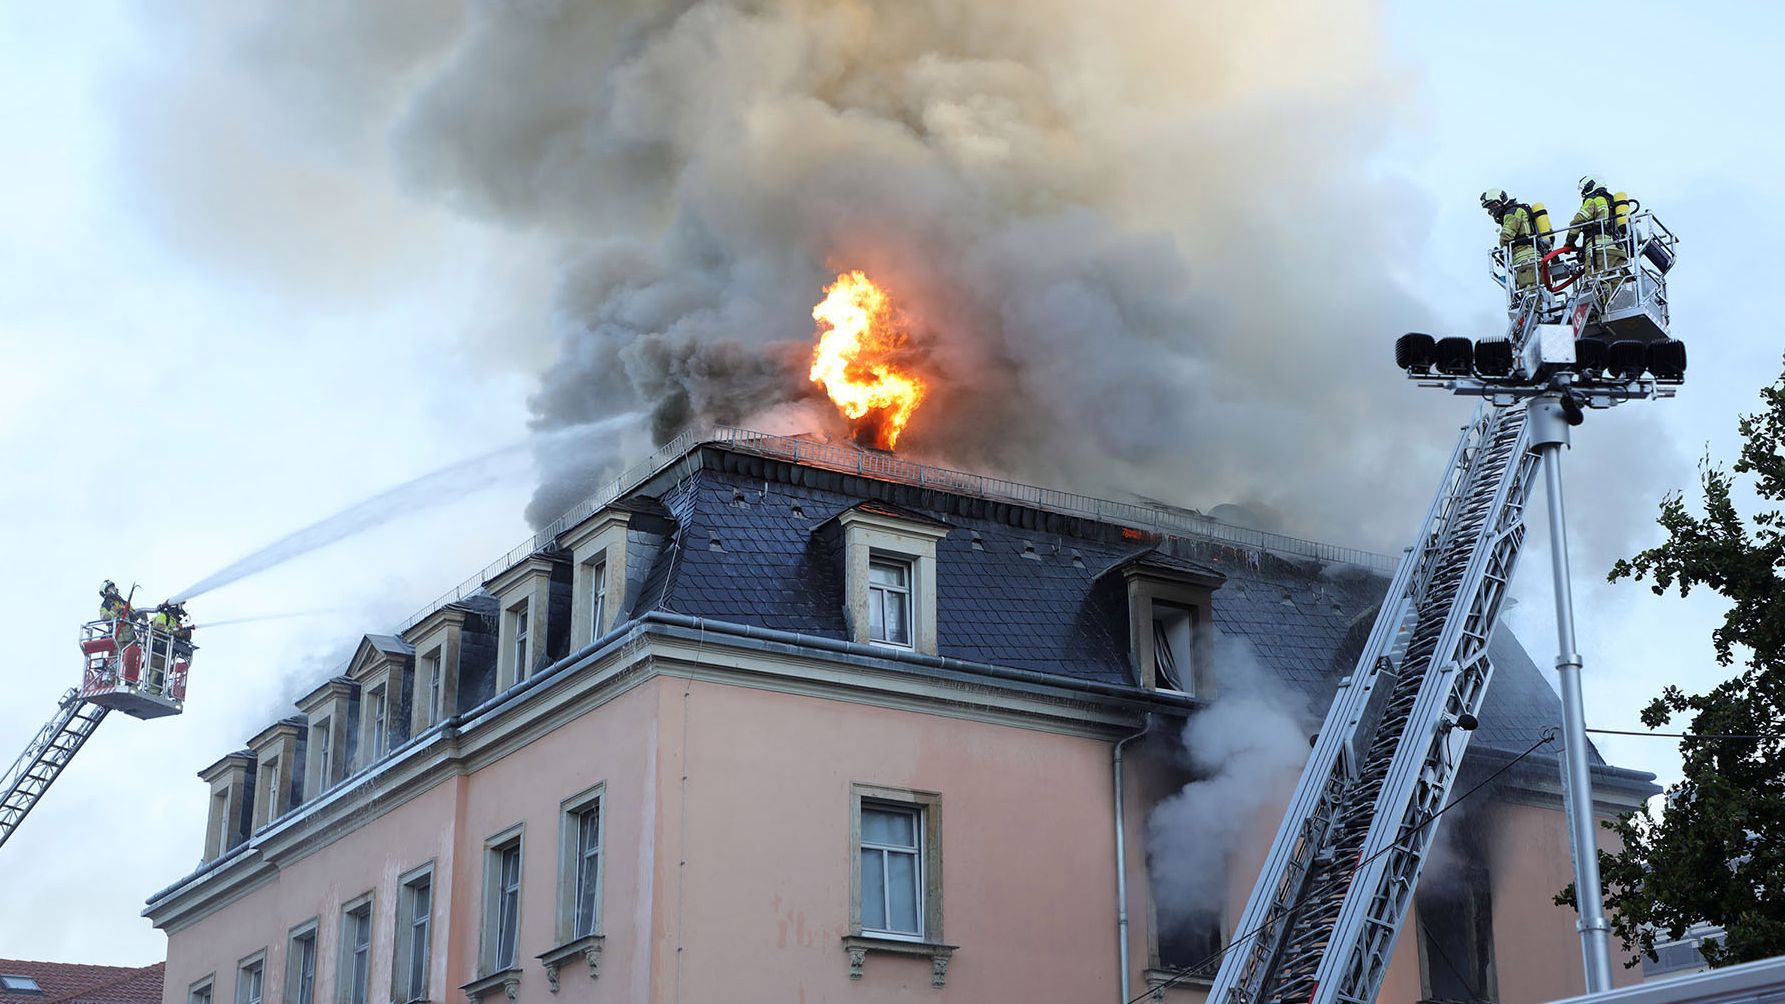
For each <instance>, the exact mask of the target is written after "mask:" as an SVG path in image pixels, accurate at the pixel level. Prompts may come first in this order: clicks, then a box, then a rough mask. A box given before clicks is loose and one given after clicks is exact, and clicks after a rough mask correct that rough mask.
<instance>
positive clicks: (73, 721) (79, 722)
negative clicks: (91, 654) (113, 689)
mask: <svg viewBox="0 0 1785 1004" xmlns="http://www.w3.org/2000/svg"><path fill="white" fill-rule="evenodd" d="M110 710H111V709H110V708H105V707H101V706H100V705H97V704H93V703H90V702H88V701H87V700H85V699H83V698H82V697H81V696H80V691H78V690H75V689H72V688H71V689H70V690H69V691H68V693H66V694H63V695H62V700H61V702H59V703H58V704H57V710H56V714H55V715H54V716H53V717H52V718H50V720H49V721H48V722H47V723H45V724H44V726H43V728H41V729H39V730H38V732H37V738H35V739H33V740H31V743H30V745H28V746H26V747H25V752H24V753H23V754H22V755H21V756H20V757H19V758H18V761H17V762H15V763H14V764H13V765H12V767H11V768H10V769H9V770H7V772H6V774H5V776H4V777H0V845H4V844H5V843H6V841H7V840H8V839H10V838H11V837H12V835H13V832H14V831H15V830H17V829H18V828H19V824H20V823H23V822H24V821H25V817H26V816H27V815H29V814H30V813H31V810H32V809H34V808H36V807H37V802H38V800H39V799H41V798H43V793H44V792H46V791H48V790H49V789H50V785H52V784H55V783H56V778H58V777H60V776H61V775H62V769H63V768H65V767H67V766H68V762H69V761H70V760H72V759H74V755H75V754H76V753H78V752H80V749H81V747H82V746H83V745H85V744H86V742H87V739H88V738H90V737H91V736H92V735H93V730H94V729H97V728H99V723H100V722H103V721H105V716H106V714H107V713H108V712H109V711H110Z"/></svg>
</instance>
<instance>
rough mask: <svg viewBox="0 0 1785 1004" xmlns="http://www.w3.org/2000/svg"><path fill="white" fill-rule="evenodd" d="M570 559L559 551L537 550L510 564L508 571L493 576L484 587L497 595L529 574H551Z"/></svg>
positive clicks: (512, 586)
mask: <svg viewBox="0 0 1785 1004" xmlns="http://www.w3.org/2000/svg"><path fill="white" fill-rule="evenodd" d="M568 560H569V555H566V554H560V553H557V552H552V553H546V552H541V551H535V552H534V553H532V554H529V555H527V556H526V557H525V558H522V559H521V560H520V561H517V562H515V563H514V564H513V565H510V566H509V567H508V569H507V570H506V571H503V572H500V573H498V574H496V575H494V576H491V577H490V578H489V579H488V580H486V581H485V582H484V584H483V587H484V589H486V590H488V591H489V592H490V593H492V594H493V595H496V596H501V595H502V594H503V593H505V592H507V591H509V590H510V589H513V588H514V587H515V585H517V584H518V583H519V582H520V581H521V580H522V579H525V578H526V577H527V576H529V575H550V574H552V569H553V567H555V566H557V565H562V564H564V563H566V562H567V561H568Z"/></svg>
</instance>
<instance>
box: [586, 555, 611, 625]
mask: <svg viewBox="0 0 1785 1004" xmlns="http://www.w3.org/2000/svg"><path fill="white" fill-rule="evenodd" d="M589 624H590V625H591V628H590V630H591V633H592V634H593V635H595V636H597V637H598V636H600V634H601V632H602V631H603V630H604V629H605V628H606V626H607V562H606V561H597V562H595V563H594V564H592V565H591V566H589Z"/></svg>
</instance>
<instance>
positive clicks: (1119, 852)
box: [1111, 715, 1153, 1004]
mask: <svg viewBox="0 0 1785 1004" xmlns="http://www.w3.org/2000/svg"><path fill="white" fill-rule="evenodd" d="M1152 728H1153V716H1151V715H1148V716H1147V718H1146V720H1145V722H1144V723H1143V724H1142V725H1141V727H1140V731H1139V732H1136V733H1134V734H1133V735H1131V736H1128V737H1127V738H1125V739H1122V740H1119V741H1118V742H1117V743H1116V752H1115V755H1114V756H1113V757H1111V762H1112V766H1113V769H1114V771H1115V777H1116V952H1117V956H1118V958H1117V965H1116V972H1117V973H1118V974H1120V976H1121V980H1120V983H1121V987H1122V998H1121V1004H1128V1001H1129V996H1128V991H1129V986H1128V837H1127V827H1126V826H1125V825H1124V821H1123V819H1122V810H1123V807H1122V747H1124V746H1126V745H1128V744H1129V743H1131V742H1133V741H1134V740H1136V739H1139V738H1140V737H1142V736H1144V735H1146V734H1147V733H1148V732H1149V731H1150V730H1151V729H1152Z"/></svg>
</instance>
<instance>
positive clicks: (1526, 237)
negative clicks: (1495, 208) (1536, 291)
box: [1500, 204, 1537, 262]
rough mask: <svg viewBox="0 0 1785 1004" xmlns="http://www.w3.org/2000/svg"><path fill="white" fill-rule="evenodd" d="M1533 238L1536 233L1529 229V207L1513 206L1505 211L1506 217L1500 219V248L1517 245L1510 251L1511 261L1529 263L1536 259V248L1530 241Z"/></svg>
mask: <svg viewBox="0 0 1785 1004" xmlns="http://www.w3.org/2000/svg"><path fill="white" fill-rule="evenodd" d="M1535 236H1536V231H1535V230H1533V229H1532V227H1531V210H1530V207H1528V206H1525V205H1522V204H1521V205H1515V206H1513V207H1512V208H1510V209H1508V210H1506V215H1504V216H1502V217H1500V246H1501V247H1505V246H1506V245H1508V244H1512V243H1514V242H1517V244H1518V246H1517V247H1514V248H1513V249H1512V260H1513V261H1515V262H1522V261H1529V260H1531V259H1532V258H1535V257H1537V246H1536V245H1535V244H1534V243H1532V241H1531V238H1532V237H1535Z"/></svg>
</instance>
